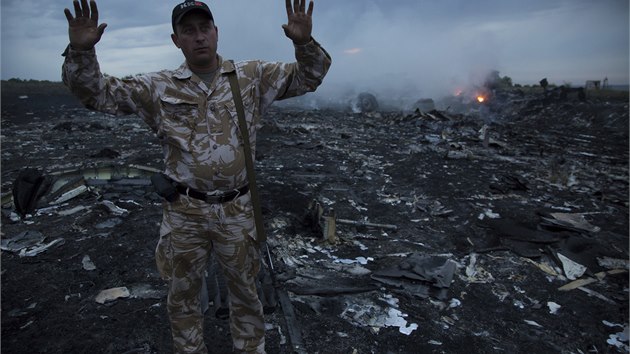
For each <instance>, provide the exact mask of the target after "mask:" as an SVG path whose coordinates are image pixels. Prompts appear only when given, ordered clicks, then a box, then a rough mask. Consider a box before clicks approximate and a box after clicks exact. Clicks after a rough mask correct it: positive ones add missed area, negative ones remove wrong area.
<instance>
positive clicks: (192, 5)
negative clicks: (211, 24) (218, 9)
mask: <svg viewBox="0 0 630 354" xmlns="http://www.w3.org/2000/svg"><path fill="white" fill-rule="evenodd" d="M193 10H200V11H203V12H204V13H205V14H206V15H208V16H210V20H212V21H214V17H212V12H210V8H209V7H208V5H206V4H205V3H203V2H201V1H184V2H182V3H180V4H177V5H176V6H175V7H174V8H173V16H172V17H171V18H172V22H173V32H175V25H176V24H178V23H179V21H181V20H182V17H184V15H185V14H187V13H189V12H190V11H193Z"/></svg>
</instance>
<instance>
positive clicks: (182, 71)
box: [173, 54, 235, 80]
mask: <svg viewBox="0 0 630 354" xmlns="http://www.w3.org/2000/svg"><path fill="white" fill-rule="evenodd" d="M217 59H218V63H219V67H220V68H221V70H220V71H219V74H225V73H229V72H232V71H234V70H235V67H234V64H233V63H232V62H231V61H229V60H223V57H221V56H220V55H218V54H217ZM192 75H193V72H192V71H191V70H190V68H189V67H188V63H187V62H184V63H183V64H182V65H180V66H179V68H177V70H175V71H173V77H175V78H177V79H180V80H186V79H190V78H191V77H192Z"/></svg>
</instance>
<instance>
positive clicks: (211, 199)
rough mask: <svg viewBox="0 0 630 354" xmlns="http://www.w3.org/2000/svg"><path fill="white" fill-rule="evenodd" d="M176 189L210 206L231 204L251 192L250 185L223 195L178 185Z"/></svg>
mask: <svg viewBox="0 0 630 354" xmlns="http://www.w3.org/2000/svg"><path fill="white" fill-rule="evenodd" d="M175 188H177V191H178V192H179V193H180V194H183V195H187V196H189V197H191V198H195V199H199V200H203V201H204V202H206V203H210V204H220V203H227V202H231V201H233V200H234V199H236V198H237V197H240V196H241V195H243V194H247V192H249V185H247V184H246V185H244V186H243V187H241V188H239V189H234V190H231V191H227V192H225V193H223V194H214V195H210V194H206V193H204V192H200V191H198V190H196V189H192V188H189V187H186V186H184V185H182V184H177V186H176V187H175Z"/></svg>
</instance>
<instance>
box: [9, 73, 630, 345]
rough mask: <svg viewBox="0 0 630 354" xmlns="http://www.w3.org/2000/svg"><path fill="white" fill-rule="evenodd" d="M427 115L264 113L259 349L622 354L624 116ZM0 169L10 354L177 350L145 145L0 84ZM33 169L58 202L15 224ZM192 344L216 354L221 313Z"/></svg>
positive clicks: (58, 100)
mask: <svg viewBox="0 0 630 354" xmlns="http://www.w3.org/2000/svg"><path fill="white" fill-rule="evenodd" d="M436 107H438V110H432V111H428V112H422V111H419V110H417V111H409V112H407V111H395V110H394V111H392V110H388V111H371V112H368V113H354V112H353V111H352V110H351V109H343V107H342V108H336V109H320V110H312V109H308V110H304V109H300V108H298V107H293V106H291V105H290V104H287V105H282V106H274V107H272V109H271V110H270V111H269V112H268V114H267V116H266V117H265V119H264V123H263V125H262V127H261V129H260V131H259V134H258V138H257V140H258V142H257V151H256V157H257V158H256V168H257V171H258V176H257V178H258V180H259V183H260V187H259V188H260V193H261V198H262V204H263V216H264V220H265V225H266V229H267V232H268V234H269V240H268V242H267V244H266V246H264V247H263V251H264V252H263V255H265V257H266V258H269V259H270V260H271V263H272V265H273V271H272V273H273V278H274V279H273V280H274V284H275V287H276V290H277V293H278V295H280V296H279V298H281V295H283V294H284V295H286V296H287V297H288V299H289V300H290V301H289V302H288V304H289V305H290V306H289V307H290V310H292V311H291V312H289V311H288V310H289V307H287V304H286V303H284V304H282V301H280V303H278V304H277V305H276V306H275V308H272V311H269V312H270V313H268V314H266V316H265V320H266V322H267V352H269V353H293V352H306V353H495V352H499V353H628V351H629V350H628V294H629V292H628V193H629V191H628V158H629V154H628V101H627V98H626V99H618V98H610V99H609V98H607V97H605V96H601V95H599V96H597V97H592V98H588V96H587V99H586V100H585V101H579V100H577V99H573V98H571V97H568V98H564V99H549V98H548V97H543V96H542V94H540V93H536V92H531V93H525V94H524V93H523V92H504V93H502V94H500V95H499V94H497V95H496V96H495V98H494V99H493V100H491V101H490V102H485V103H484V104H483V105H478V106H469V107H466V109H463V110H459V111H453V110H452V108H448V107H447V108H443V109H441V108H440V107H442V106H440V105H439V103H438V102H436ZM1 153H2V204H3V205H2V235H1V241H2V243H1V244H2V264H1V268H2V269H1V276H2V289H1V291H2V294H1V295H2V323H1V325H2V326H1V327H2V329H1V331H2V342H1V346H2V347H1V349H2V351H3V352H7V353H87V352H89V353H169V352H172V345H171V340H170V330H169V324H168V323H169V322H168V319H167V314H166V308H165V302H166V285H165V283H164V282H163V281H162V280H161V279H160V278H159V276H158V273H157V270H156V266H155V261H154V249H155V246H156V244H157V241H158V230H159V223H160V220H161V200H160V198H159V197H158V196H157V195H156V194H155V192H154V190H153V188H152V186H151V185H150V183H149V182H148V180H149V177H150V173H151V171H152V169H158V170H159V169H161V168H162V162H161V148H160V145H159V141H158V140H157V138H155V137H154V136H153V135H152V134H151V133H150V131H149V129H148V128H147V127H146V126H145V125H144V123H143V122H142V121H141V120H140V119H139V118H137V117H135V116H125V117H111V116H108V115H104V114H100V113H95V112H90V111H88V110H87V109H85V108H83V107H82V106H81V105H80V104H79V103H78V102H77V100H76V99H74V98H73V97H72V96H70V94H69V93H68V92H67V90H66V89H65V88H63V86H61V85H59V84H56V83H49V84H37V83H15V82H13V83H12V82H4V81H3V82H2V152H1ZM27 168H31V169H36V170H38V171H39V172H41V175H42V178H44V180H47V181H52V185H53V186H57V187H59V189H58V190H57V191H56V192H53V191H52V190H48V191H43V192H42V194H41V195H40V196H39V198H38V199H37V203H36V208H35V210H33V211H32V212H31V213H30V214H28V215H26V217H24V218H21V217H20V216H19V215H18V213H17V211H16V209H15V207H14V206H13V203H12V201H11V192H12V189H13V188H14V186H15V184H16V183H15V182H16V180H17V178H18V175H19V174H20V173H21V172H23V171H24V170H25V169H27ZM61 191H63V192H64V193H61ZM66 192H67V193H66ZM267 249H268V253H267ZM267 256H268V257H267ZM267 266H268V267H269V262H268V261H267ZM211 301H212V298H211ZM210 305H211V306H213V305H216V304H213V303H212V302H211V304H210ZM291 315H293V317H291ZM288 324H289V325H288ZM206 337H207V340H206V342H207V343H211V345H212V352H213V353H230V350H231V340H230V338H229V326H228V323H227V321H226V320H225V319H218V318H215V316H214V312H213V311H208V312H207V313H206ZM296 343H297V344H300V348H301V351H298V350H294V348H292V346H295V344H296Z"/></svg>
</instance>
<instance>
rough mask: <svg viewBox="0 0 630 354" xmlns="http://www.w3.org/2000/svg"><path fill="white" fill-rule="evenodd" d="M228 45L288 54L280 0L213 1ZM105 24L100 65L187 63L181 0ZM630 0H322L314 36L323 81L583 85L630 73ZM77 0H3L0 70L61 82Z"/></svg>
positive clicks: (395, 86) (120, 70)
mask: <svg viewBox="0 0 630 354" xmlns="http://www.w3.org/2000/svg"><path fill="white" fill-rule="evenodd" d="M207 3H208V4H209V5H210V7H211V9H212V11H213V13H214V17H215V21H216V24H217V26H218V27H219V53H220V54H221V55H222V56H223V57H224V58H233V59H235V60H245V59H264V60H269V61H291V60H293V59H294V57H293V47H292V45H291V43H290V40H288V39H287V38H286V37H285V36H284V33H283V31H282V28H281V25H282V24H283V23H285V22H286V12H285V9H284V1H282V0H249V1H246V0H214V1H208V2H207ZM98 4H99V11H100V17H101V21H102V22H106V23H107V24H108V27H107V29H106V30H105V34H104V36H103V38H102V39H101V42H100V43H99V44H97V54H98V57H99V61H100V63H101V69H102V71H103V72H105V73H107V74H110V75H116V76H124V75H129V74H136V73H143V72H150V71H157V70H160V69H172V68H176V67H178V66H179V65H180V64H181V63H182V61H183V56H182V54H181V52H180V51H179V50H178V49H177V48H176V47H175V46H174V45H173V43H172V42H171V39H170V34H171V32H172V30H171V25H170V18H171V11H172V8H173V6H174V5H175V4H176V2H175V1H164V0H160V1H157V0H134V1H129V0H101V1H100V2H99V3H98ZM628 4H629V1H628V0H597V1H595V0H527V1H524V0H476V1H470V0H439V1H438V0H316V1H315V11H314V14H313V22H314V23H313V36H314V37H315V38H316V39H317V40H318V41H319V42H320V43H321V44H322V45H323V47H324V48H326V50H327V51H328V52H329V53H330V54H331V56H332V58H333V65H332V67H331V70H330V72H329V75H328V77H327V78H326V80H325V81H324V84H323V85H322V87H321V88H320V89H321V91H324V92H327V91H333V90H335V89H340V88H344V89H347V90H354V91H357V92H358V91H373V92H375V93H378V92H389V93H390V94H393V95H396V94H398V93H401V94H402V93H409V92H413V94H414V95H417V94H420V95H423V94H424V95H427V96H429V95H433V94H435V93H436V92H439V91H441V90H451V89H452V88H453V87H454V86H457V85H465V84H474V83H475V81H478V80H480V77H482V76H483V75H484V74H485V73H486V72H488V71H489V70H492V69H496V70H499V71H500V74H501V76H505V75H507V76H510V77H511V78H512V79H513V81H514V82H515V83H522V84H533V83H537V82H538V81H539V80H540V79H542V78H543V77H547V78H548V80H549V81H550V82H552V83H556V84H563V83H571V84H572V85H574V86H581V85H583V84H584V81H585V80H588V79H594V80H602V79H604V77H608V79H609V82H610V83H611V84H628V81H629V62H628V57H629V51H630V50H629V35H628V34H629V31H630V28H629V25H628V18H629V11H628ZM65 7H68V8H70V9H72V1H69V0H64V1H60V0H2V5H1V7H0V10H1V12H2V22H1V25H2V42H1V43H2V72H1V76H2V79H5V80H6V79H9V78H14V77H17V78H22V79H42V80H52V81H59V80H60V78H61V64H62V60H63V59H62V57H61V56H60V53H61V52H62V51H63V49H64V48H65V46H66V45H67V43H68V37H67V21H66V18H65V16H64V14H63V9H64V8H65Z"/></svg>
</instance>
